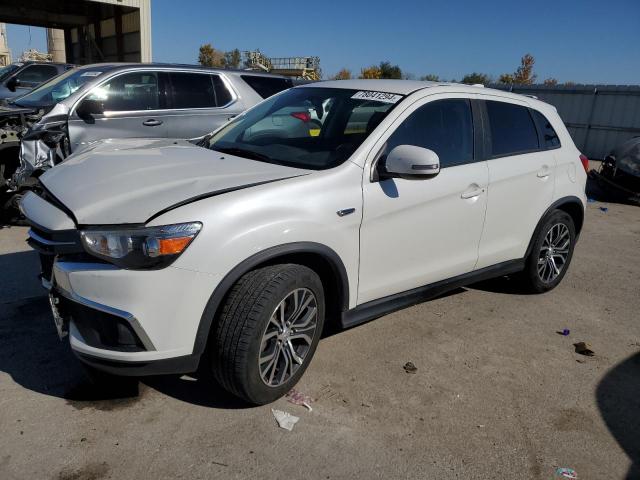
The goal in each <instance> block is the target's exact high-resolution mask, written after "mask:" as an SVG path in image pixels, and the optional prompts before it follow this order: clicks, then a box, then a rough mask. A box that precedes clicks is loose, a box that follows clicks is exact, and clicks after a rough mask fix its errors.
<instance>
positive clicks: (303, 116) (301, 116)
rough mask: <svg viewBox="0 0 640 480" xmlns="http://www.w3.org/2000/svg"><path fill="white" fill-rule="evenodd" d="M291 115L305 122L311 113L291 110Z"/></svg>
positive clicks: (308, 119) (309, 118)
mask: <svg viewBox="0 0 640 480" xmlns="http://www.w3.org/2000/svg"><path fill="white" fill-rule="evenodd" d="M291 116H292V117H294V118H297V119H298V120H301V121H303V122H304V123H307V122H308V121H310V120H311V115H309V112H293V113H292V114H291Z"/></svg>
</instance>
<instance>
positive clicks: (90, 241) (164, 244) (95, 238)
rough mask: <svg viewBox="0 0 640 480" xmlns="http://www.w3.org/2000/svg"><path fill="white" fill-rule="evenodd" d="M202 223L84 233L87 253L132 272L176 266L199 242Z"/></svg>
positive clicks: (84, 244) (82, 234) (88, 231)
mask: <svg viewBox="0 0 640 480" xmlns="http://www.w3.org/2000/svg"><path fill="white" fill-rule="evenodd" d="M201 228H202V224H201V223H200V222H193V223H180V224H176V225H163V226H161V227H149V228H136V229H127V230H84V231H82V232H80V238H81V239H82V244H83V246H84V248H85V250H86V251H87V252H88V253H90V254H91V255H94V256H96V257H98V258H101V259H104V260H107V261H108V262H110V263H113V264H114V265H117V266H119V267H123V268H131V269H145V268H146V269H150V268H162V267H166V266H167V265H169V264H170V263H171V262H173V261H174V260H175V259H176V258H177V257H178V256H179V255H180V254H181V253H182V252H183V251H184V250H185V249H186V248H187V247H188V246H189V244H190V243H191V242H192V241H193V239H194V238H196V235H198V232H199V231H200V229H201Z"/></svg>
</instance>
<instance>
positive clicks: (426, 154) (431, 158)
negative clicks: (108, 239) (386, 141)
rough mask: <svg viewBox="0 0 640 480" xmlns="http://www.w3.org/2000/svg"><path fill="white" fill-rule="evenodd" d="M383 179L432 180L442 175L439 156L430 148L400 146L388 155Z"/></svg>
mask: <svg viewBox="0 0 640 480" xmlns="http://www.w3.org/2000/svg"><path fill="white" fill-rule="evenodd" d="M383 167H384V169H383V171H381V172H380V176H381V177H382V178H394V177H399V178H407V179H422V178H430V177H433V176H435V175H437V174H438V173H440V159H439V158H438V154H437V153H436V152H434V151H433V150H429V149H428V148H422V147H416V146H414V145H398V146H397V147H395V148H394V149H393V150H391V151H390V152H389V154H388V155H387V159H386V161H385V162H384V166H383Z"/></svg>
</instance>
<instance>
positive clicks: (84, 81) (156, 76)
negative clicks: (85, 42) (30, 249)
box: [0, 63, 293, 210]
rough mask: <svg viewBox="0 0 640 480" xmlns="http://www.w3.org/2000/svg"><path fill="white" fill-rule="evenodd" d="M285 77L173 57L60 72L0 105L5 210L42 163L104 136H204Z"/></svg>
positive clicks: (281, 86) (280, 86) (284, 83)
mask: <svg viewBox="0 0 640 480" xmlns="http://www.w3.org/2000/svg"><path fill="white" fill-rule="evenodd" d="M291 86H293V84H292V81H291V79H289V78H286V77H280V76H275V75H269V74H265V73H260V72H249V71H233V70H218V69H211V68H203V67H198V66H188V65H171V64H139V63H138V64H95V65H87V66H84V67H80V68H76V69H73V70H70V71H68V72H66V73H65V74H63V75H60V76H59V77H56V78H55V79H53V80H51V81H50V82H48V83H45V84H43V85H41V86H40V87H39V88H37V89H35V90H33V91H32V92H30V93H29V94H27V95H24V96H22V97H19V98H17V99H15V100H13V101H12V102H10V103H9V104H7V105H6V106H3V107H1V108H0V193H1V192H2V190H4V188H2V187H4V186H5V185H6V186H7V187H8V190H9V194H8V198H7V199H5V200H4V201H3V203H4V209H5V210H12V209H14V208H15V207H17V205H18V203H19V201H20V198H21V197H22V195H23V193H24V192H25V191H27V190H29V189H31V188H33V187H34V186H35V185H36V184H37V178H38V177H39V176H40V175H41V174H42V173H43V172H44V171H45V170H47V169H48V168H51V167H53V166H54V165H56V164H58V163H60V162H61V161H63V160H64V159H65V158H66V157H67V156H68V155H70V154H71V153H74V152H78V151H80V150H82V149H83V148H86V146H87V145H90V144H92V143H95V142H96V141H99V140H104V139H109V138H133V137H135V138H166V137H171V138H181V139H191V138H198V137H202V136H203V135H205V134H207V133H210V132H211V131H213V130H215V129H216V128H218V127H219V126H220V125H222V124H224V123H226V122H227V121H229V120H230V119H231V118H233V117H234V116H236V115H238V114H239V113H241V112H243V111H244V110H246V109H247V108H249V107H252V106H253V105H255V104H257V103H258V102H260V101H262V100H263V99H264V98H267V97H269V96H271V95H273V94H275V93H278V92H280V91H282V90H286V89H287V88H289V87H291Z"/></svg>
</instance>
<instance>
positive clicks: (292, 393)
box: [286, 388, 313, 412]
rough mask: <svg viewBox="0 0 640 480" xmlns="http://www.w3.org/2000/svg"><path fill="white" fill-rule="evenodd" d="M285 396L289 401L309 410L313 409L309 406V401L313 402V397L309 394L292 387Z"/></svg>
mask: <svg viewBox="0 0 640 480" xmlns="http://www.w3.org/2000/svg"><path fill="white" fill-rule="evenodd" d="M286 397H287V400H288V401H289V403H293V404H294V405H300V406H302V407H307V409H308V410H309V411H310V412H312V411H313V408H311V402H313V399H312V398H311V397H310V396H309V395H305V394H304V393H302V392H299V391H297V390H296V389H295V388H292V389H291V390H289V393H287V395H286Z"/></svg>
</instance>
